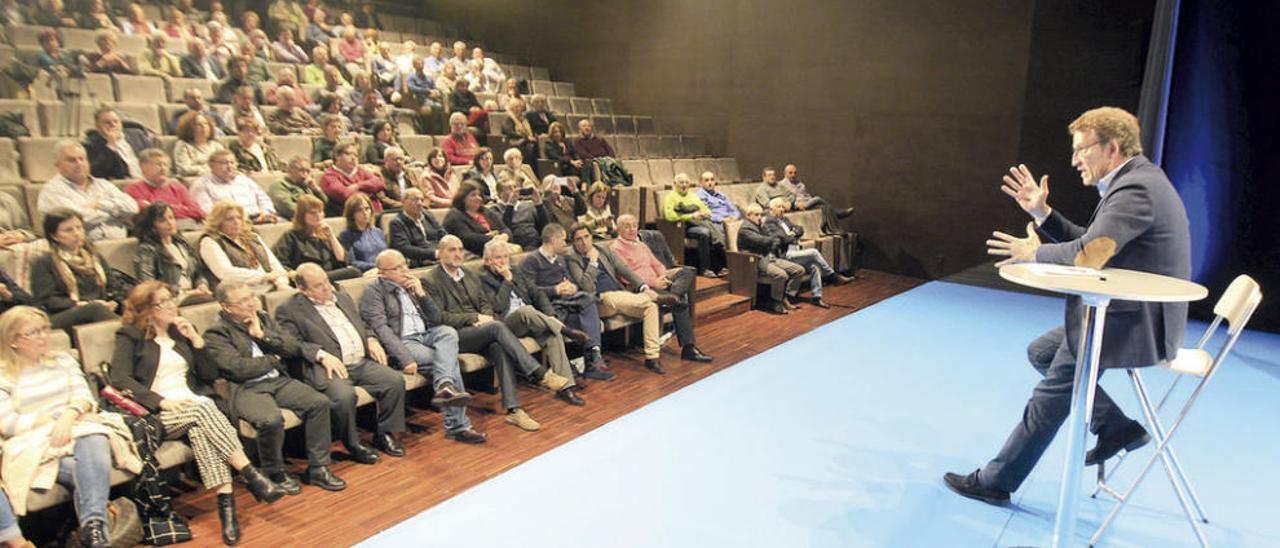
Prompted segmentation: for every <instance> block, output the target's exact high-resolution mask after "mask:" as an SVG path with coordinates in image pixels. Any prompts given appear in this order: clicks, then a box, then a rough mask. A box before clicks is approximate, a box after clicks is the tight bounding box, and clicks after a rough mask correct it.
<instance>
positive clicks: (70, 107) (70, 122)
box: [33, 101, 94, 138]
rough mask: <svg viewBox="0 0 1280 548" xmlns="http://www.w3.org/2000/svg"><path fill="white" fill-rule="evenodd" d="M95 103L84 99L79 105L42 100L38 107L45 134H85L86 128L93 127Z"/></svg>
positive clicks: (75, 135)
mask: <svg viewBox="0 0 1280 548" xmlns="http://www.w3.org/2000/svg"><path fill="white" fill-rule="evenodd" d="M93 105H94V103H92V102H89V101H82V102H80V103H79V104H78V105H75V104H68V103H62V102H58V101H40V102H39V103H37V106H36V108H37V110H39V112H40V125H41V126H42V127H43V128H44V132H43V133H44V135H47V136H50V137H58V136H67V137H76V138H79V137H80V136H82V135H84V132H85V130H87V129H91V128H93V110H94V106H93ZM33 133H34V132H33Z"/></svg>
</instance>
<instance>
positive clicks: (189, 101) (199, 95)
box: [169, 88, 235, 137]
mask: <svg viewBox="0 0 1280 548" xmlns="http://www.w3.org/2000/svg"><path fill="white" fill-rule="evenodd" d="M182 102H183V104H185V105H187V108H185V109H183V110H180V111H178V112H175V113H173V118H172V119H171V120H170V121H169V128H170V130H171V131H172V132H173V133H175V134H176V133H177V132H178V120H179V119H181V118H182V115H183V114H186V113H188V112H198V113H200V114H203V115H205V116H206V117H208V118H209V120H211V121H213V135H214V137H224V136H227V135H231V134H233V133H234V132H233V131H231V130H229V129H227V128H228V126H232V127H234V125H235V124H227V123H226V121H224V120H223V119H222V116H221V115H219V114H218V112H217V111H215V110H214V109H213V107H211V106H210V105H209V103H207V102H205V100H204V92H203V91H200V88H187V90H186V91H184V92H182Z"/></svg>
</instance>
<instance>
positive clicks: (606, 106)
mask: <svg viewBox="0 0 1280 548" xmlns="http://www.w3.org/2000/svg"><path fill="white" fill-rule="evenodd" d="M591 110H592V112H594V113H595V114H601V115H612V114H613V100H612V99H605V98H595V99H592V100H591Z"/></svg>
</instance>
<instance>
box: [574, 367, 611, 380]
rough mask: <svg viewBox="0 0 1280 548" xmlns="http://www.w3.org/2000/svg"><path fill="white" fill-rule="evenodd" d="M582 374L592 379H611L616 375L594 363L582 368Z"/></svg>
mask: <svg viewBox="0 0 1280 548" xmlns="http://www.w3.org/2000/svg"><path fill="white" fill-rule="evenodd" d="M582 376H583V377H586V378H588V379H591V380H593V381H611V380H613V378H614V377H616V376H617V375H614V374H613V373H611V372H609V371H605V370H604V369H601V368H599V367H596V366H594V365H588V366H587V368H586V369H583V370H582Z"/></svg>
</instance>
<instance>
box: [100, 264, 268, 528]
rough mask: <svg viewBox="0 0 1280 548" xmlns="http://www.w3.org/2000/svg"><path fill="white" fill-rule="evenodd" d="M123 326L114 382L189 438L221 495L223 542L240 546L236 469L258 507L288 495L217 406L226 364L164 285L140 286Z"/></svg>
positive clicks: (169, 429) (172, 433)
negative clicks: (213, 357) (217, 386)
mask: <svg viewBox="0 0 1280 548" xmlns="http://www.w3.org/2000/svg"><path fill="white" fill-rule="evenodd" d="M120 323H121V324H122V325H121V326H120V329H119V330H118V331H116V341H115V353H114V354H113V355H112V357H111V384H112V385H114V386H116V387H117V388H121V389H125V390H128V391H130V392H131V393H132V394H133V398H134V399H135V400H137V401H138V403H140V404H142V405H143V406H144V407H146V408H147V409H149V410H150V411H151V412H153V413H158V414H159V417H160V422H161V423H162V424H164V431H165V433H166V435H167V436H168V437H169V438H170V439H175V438H179V437H186V438H187V440H188V441H189V442H190V443H191V450H192V452H193V453H195V460H196V467H197V468H198V469H199V470H200V478H201V479H202V480H203V481H204V485H205V487H206V488H208V489H214V490H216V491H217V492H218V518H219V519H220V520H221V521H222V540H223V542H225V543H227V544H235V543H236V542H237V541H238V540H239V539H240V524H239V522H238V521H237V519H236V503H235V495H234V494H233V493H232V488H231V485H232V484H231V481H232V478H231V471H232V470H235V471H237V472H239V474H240V477H241V478H242V479H243V480H244V483H245V486H247V487H248V488H249V492H250V493H252V494H253V498H255V499H257V500H258V501H265V502H274V501H275V500H277V499H279V498H280V497H282V496H284V494H285V493H284V491H283V490H282V489H281V488H280V487H279V486H278V485H276V484H275V483H273V482H272V481H271V480H269V479H267V477H266V476H265V475H263V473H262V472H260V471H259V470H258V469H257V468H254V467H253V465H252V464H251V463H250V462H249V458H248V457H247V456H245V454H244V448H243V447H241V446H240V438H239V436H238V434H237V433H236V431H235V429H234V428H232V427H231V423H230V422H228V421H227V417H226V415H224V414H223V413H222V412H221V411H219V410H218V406H217V405H216V404H215V403H214V400H213V399H212V398H213V397H214V396H215V392H214V389H213V381H214V380H215V379H217V378H218V366H217V364H215V363H213V362H212V361H210V360H209V359H208V357H207V356H206V355H205V350H204V338H203V337H201V336H200V333H199V332H198V331H196V328H195V327H194V326H192V325H191V322H190V321H188V320H187V319H186V318H183V317H181V316H179V315H178V301H177V299H176V294H175V292H174V291H173V290H172V289H170V287H169V286H168V285H167V284H165V283H164V282H160V281H157V280H150V281H145V282H142V283H140V284H138V286H137V287H135V288H133V291H130V292H129V297H128V298H127V299H125V303H124V317H123V318H122V319H121V322H120ZM228 467H229V468H228Z"/></svg>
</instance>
